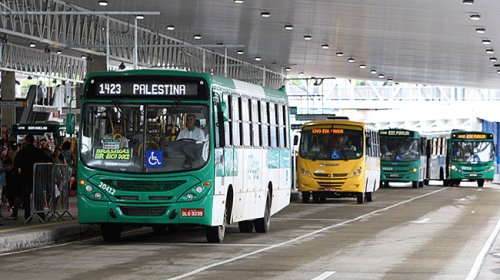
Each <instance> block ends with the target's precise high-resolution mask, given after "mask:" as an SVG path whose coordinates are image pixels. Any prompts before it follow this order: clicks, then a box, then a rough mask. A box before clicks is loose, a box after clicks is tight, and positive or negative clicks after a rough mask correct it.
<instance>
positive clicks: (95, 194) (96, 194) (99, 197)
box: [94, 192, 102, 199]
mask: <svg viewBox="0 0 500 280" xmlns="http://www.w3.org/2000/svg"><path fill="white" fill-rule="evenodd" d="M94 197H95V198H96V199H101V197H102V194H101V193H98V192H96V193H94Z"/></svg>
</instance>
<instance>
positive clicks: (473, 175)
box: [469, 173, 477, 177]
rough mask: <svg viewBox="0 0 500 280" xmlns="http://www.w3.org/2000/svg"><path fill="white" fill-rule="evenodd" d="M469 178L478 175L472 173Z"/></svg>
mask: <svg viewBox="0 0 500 280" xmlns="http://www.w3.org/2000/svg"><path fill="white" fill-rule="evenodd" d="M469 176H471V177H476V176H477V174H476V173H471V174H469Z"/></svg>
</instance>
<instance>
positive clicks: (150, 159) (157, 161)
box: [146, 150, 163, 168]
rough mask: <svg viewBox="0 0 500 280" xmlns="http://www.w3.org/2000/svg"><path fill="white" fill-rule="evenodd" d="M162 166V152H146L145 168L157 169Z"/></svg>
mask: <svg viewBox="0 0 500 280" xmlns="http://www.w3.org/2000/svg"><path fill="white" fill-rule="evenodd" d="M162 166H163V151H162V150H146V168H157V167H162Z"/></svg>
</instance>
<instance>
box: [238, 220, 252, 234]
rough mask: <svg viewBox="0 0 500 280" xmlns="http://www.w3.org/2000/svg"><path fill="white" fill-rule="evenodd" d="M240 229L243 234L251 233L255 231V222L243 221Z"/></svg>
mask: <svg viewBox="0 0 500 280" xmlns="http://www.w3.org/2000/svg"><path fill="white" fill-rule="evenodd" d="M238 228H239V229H240V232H242V233H249V232H252V231H253V222H252V221H241V222H238Z"/></svg>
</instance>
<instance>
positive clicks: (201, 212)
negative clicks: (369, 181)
mask: <svg viewBox="0 0 500 280" xmlns="http://www.w3.org/2000/svg"><path fill="white" fill-rule="evenodd" d="M81 104H82V107H81V110H82V111H81V116H82V117H81V123H80V130H81V133H80V141H79V165H78V182H79V184H78V219H79V223H81V224H99V225H101V232H102V236H103V239H104V240H106V241H116V240H118V239H119V238H120V235H121V232H122V229H123V227H124V226H149V227H152V228H153V230H155V231H156V230H158V231H164V230H166V229H168V228H169V227H175V226H178V225H192V226H202V227H204V229H205V235H206V239H207V241H208V242H213V243H218V242H222V241H223V239H224V235H225V229H226V226H227V225H229V224H231V223H236V222H237V223H238V227H239V230H240V232H252V231H254V230H255V231H256V232H262V233H263V232H267V231H268V230H269V227H270V217H271V215H273V214H275V213H276V212H278V211H280V210H281V209H283V208H284V207H286V206H287V205H288V204H289V202H290V195H291V194H290V192H291V144H290V135H289V133H290V132H289V131H290V127H289V126H290V125H289V114H288V99H287V95H286V93H285V92H284V91H280V90H274V89H270V88H264V87H261V86H258V85H254V84H250V83H245V82H242V81H237V80H233V79H228V78H223V77H218V76H212V75H209V74H204V73H193V72H182V71H170V70H131V71H120V72H99V73H90V74H89V75H88V76H87V77H86V79H85V83H84V89H83V95H82V103H81ZM186 122H187V123H186ZM187 136H189V137H187Z"/></svg>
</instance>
